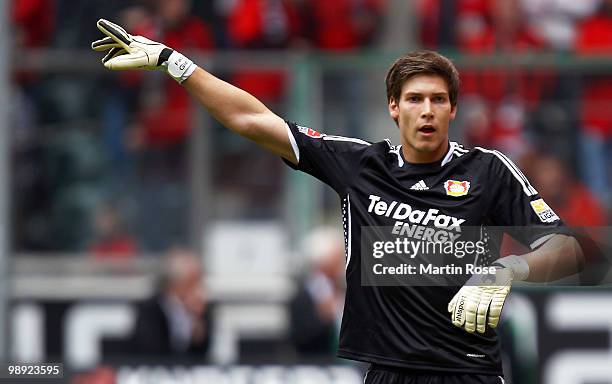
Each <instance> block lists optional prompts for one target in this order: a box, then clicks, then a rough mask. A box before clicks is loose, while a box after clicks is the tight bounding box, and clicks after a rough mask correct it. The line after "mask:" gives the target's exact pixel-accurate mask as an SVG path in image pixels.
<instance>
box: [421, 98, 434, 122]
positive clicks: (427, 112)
mask: <svg viewBox="0 0 612 384" xmlns="http://www.w3.org/2000/svg"><path fill="white" fill-rule="evenodd" d="M421 117H422V118H424V119H430V118H432V117H433V112H432V110H431V101H430V100H429V99H428V98H426V99H425V100H424V101H423V110H422V111H421Z"/></svg>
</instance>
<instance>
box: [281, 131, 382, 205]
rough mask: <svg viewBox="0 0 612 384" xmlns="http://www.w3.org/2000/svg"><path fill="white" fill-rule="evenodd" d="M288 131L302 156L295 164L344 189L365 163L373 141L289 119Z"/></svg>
mask: <svg viewBox="0 0 612 384" xmlns="http://www.w3.org/2000/svg"><path fill="white" fill-rule="evenodd" d="M287 133H288V135H289V140H290V141H291V146H292V148H293V152H294V154H295V157H296V159H297V160H298V164H297V166H296V165H294V164H292V163H291V162H289V161H286V160H285V163H286V164H287V165H289V166H290V167H291V168H293V169H296V170H299V171H302V172H305V173H308V174H309V175H312V176H314V177H316V178H317V179H319V180H321V181H323V182H324V183H325V184H328V185H329V186H331V187H332V188H333V189H334V190H335V191H336V192H338V193H343V192H344V191H345V189H346V188H347V187H348V185H349V184H350V182H351V180H352V178H353V175H355V174H356V173H357V172H358V170H359V166H360V164H361V161H360V160H361V158H362V157H363V155H364V153H365V151H366V150H367V148H368V147H369V146H370V145H371V144H370V143H369V142H367V141H364V140H361V139H356V138H351V137H344V136H334V135H326V134H324V133H320V132H317V131H315V130H314V129H312V128H308V127H302V126H300V125H297V124H295V123H292V122H287Z"/></svg>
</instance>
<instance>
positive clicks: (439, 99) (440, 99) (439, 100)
mask: <svg viewBox="0 0 612 384" xmlns="http://www.w3.org/2000/svg"><path fill="white" fill-rule="evenodd" d="M433 101H434V103H445V102H446V97H444V96H436V97H434V100H433Z"/></svg>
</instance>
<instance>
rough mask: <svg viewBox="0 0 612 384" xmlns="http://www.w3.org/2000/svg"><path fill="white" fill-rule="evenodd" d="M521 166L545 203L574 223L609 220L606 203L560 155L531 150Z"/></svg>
mask: <svg viewBox="0 0 612 384" xmlns="http://www.w3.org/2000/svg"><path fill="white" fill-rule="evenodd" d="M521 163H522V167H521V168H522V169H524V170H525V173H526V174H527V178H528V179H529V180H531V181H532V182H533V185H534V186H535V188H536V190H537V191H538V192H539V193H540V195H541V196H542V198H544V200H545V201H546V203H547V204H548V205H549V206H550V207H551V208H552V209H553V210H554V211H555V213H556V214H557V215H558V216H559V217H561V218H562V219H563V221H564V222H565V223H566V224H567V225H569V226H574V227H599V226H605V225H607V223H608V219H607V217H606V212H605V209H604V207H603V205H602V204H601V203H600V202H599V201H598V199H597V197H595V196H594V195H593V193H592V192H591V191H589V189H588V188H586V187H585V186H584V185H583V184H582V183H580V182H579V181H577V180H576V179H575V178H574V177H573V176H572V175H571V173H570V171H569V170H568V168H567V167H566V166H565V164H564V163H563V162H562V161H561V160H560V159H559V158H557V157H555V156H552V155H546V154H544V155H543V154H541V153H540V154H538V153H536V152H532V153H531V154H529V155H528V156H525V157H524V158H523V159H522V161H521Z"/></svg>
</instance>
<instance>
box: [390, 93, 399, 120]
mask: <svg viewBox="0 0 612 384" xmlns="http://www.w3.org/2000/svg"><path fill="white" fill-rule="evenodd" d="M389 115H390V116H391V118H392V119H393V120H395V121H397V119H399V105H398V103H397V101H395V98H394V97H392V98H390V99H389Z"/></svg>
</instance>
